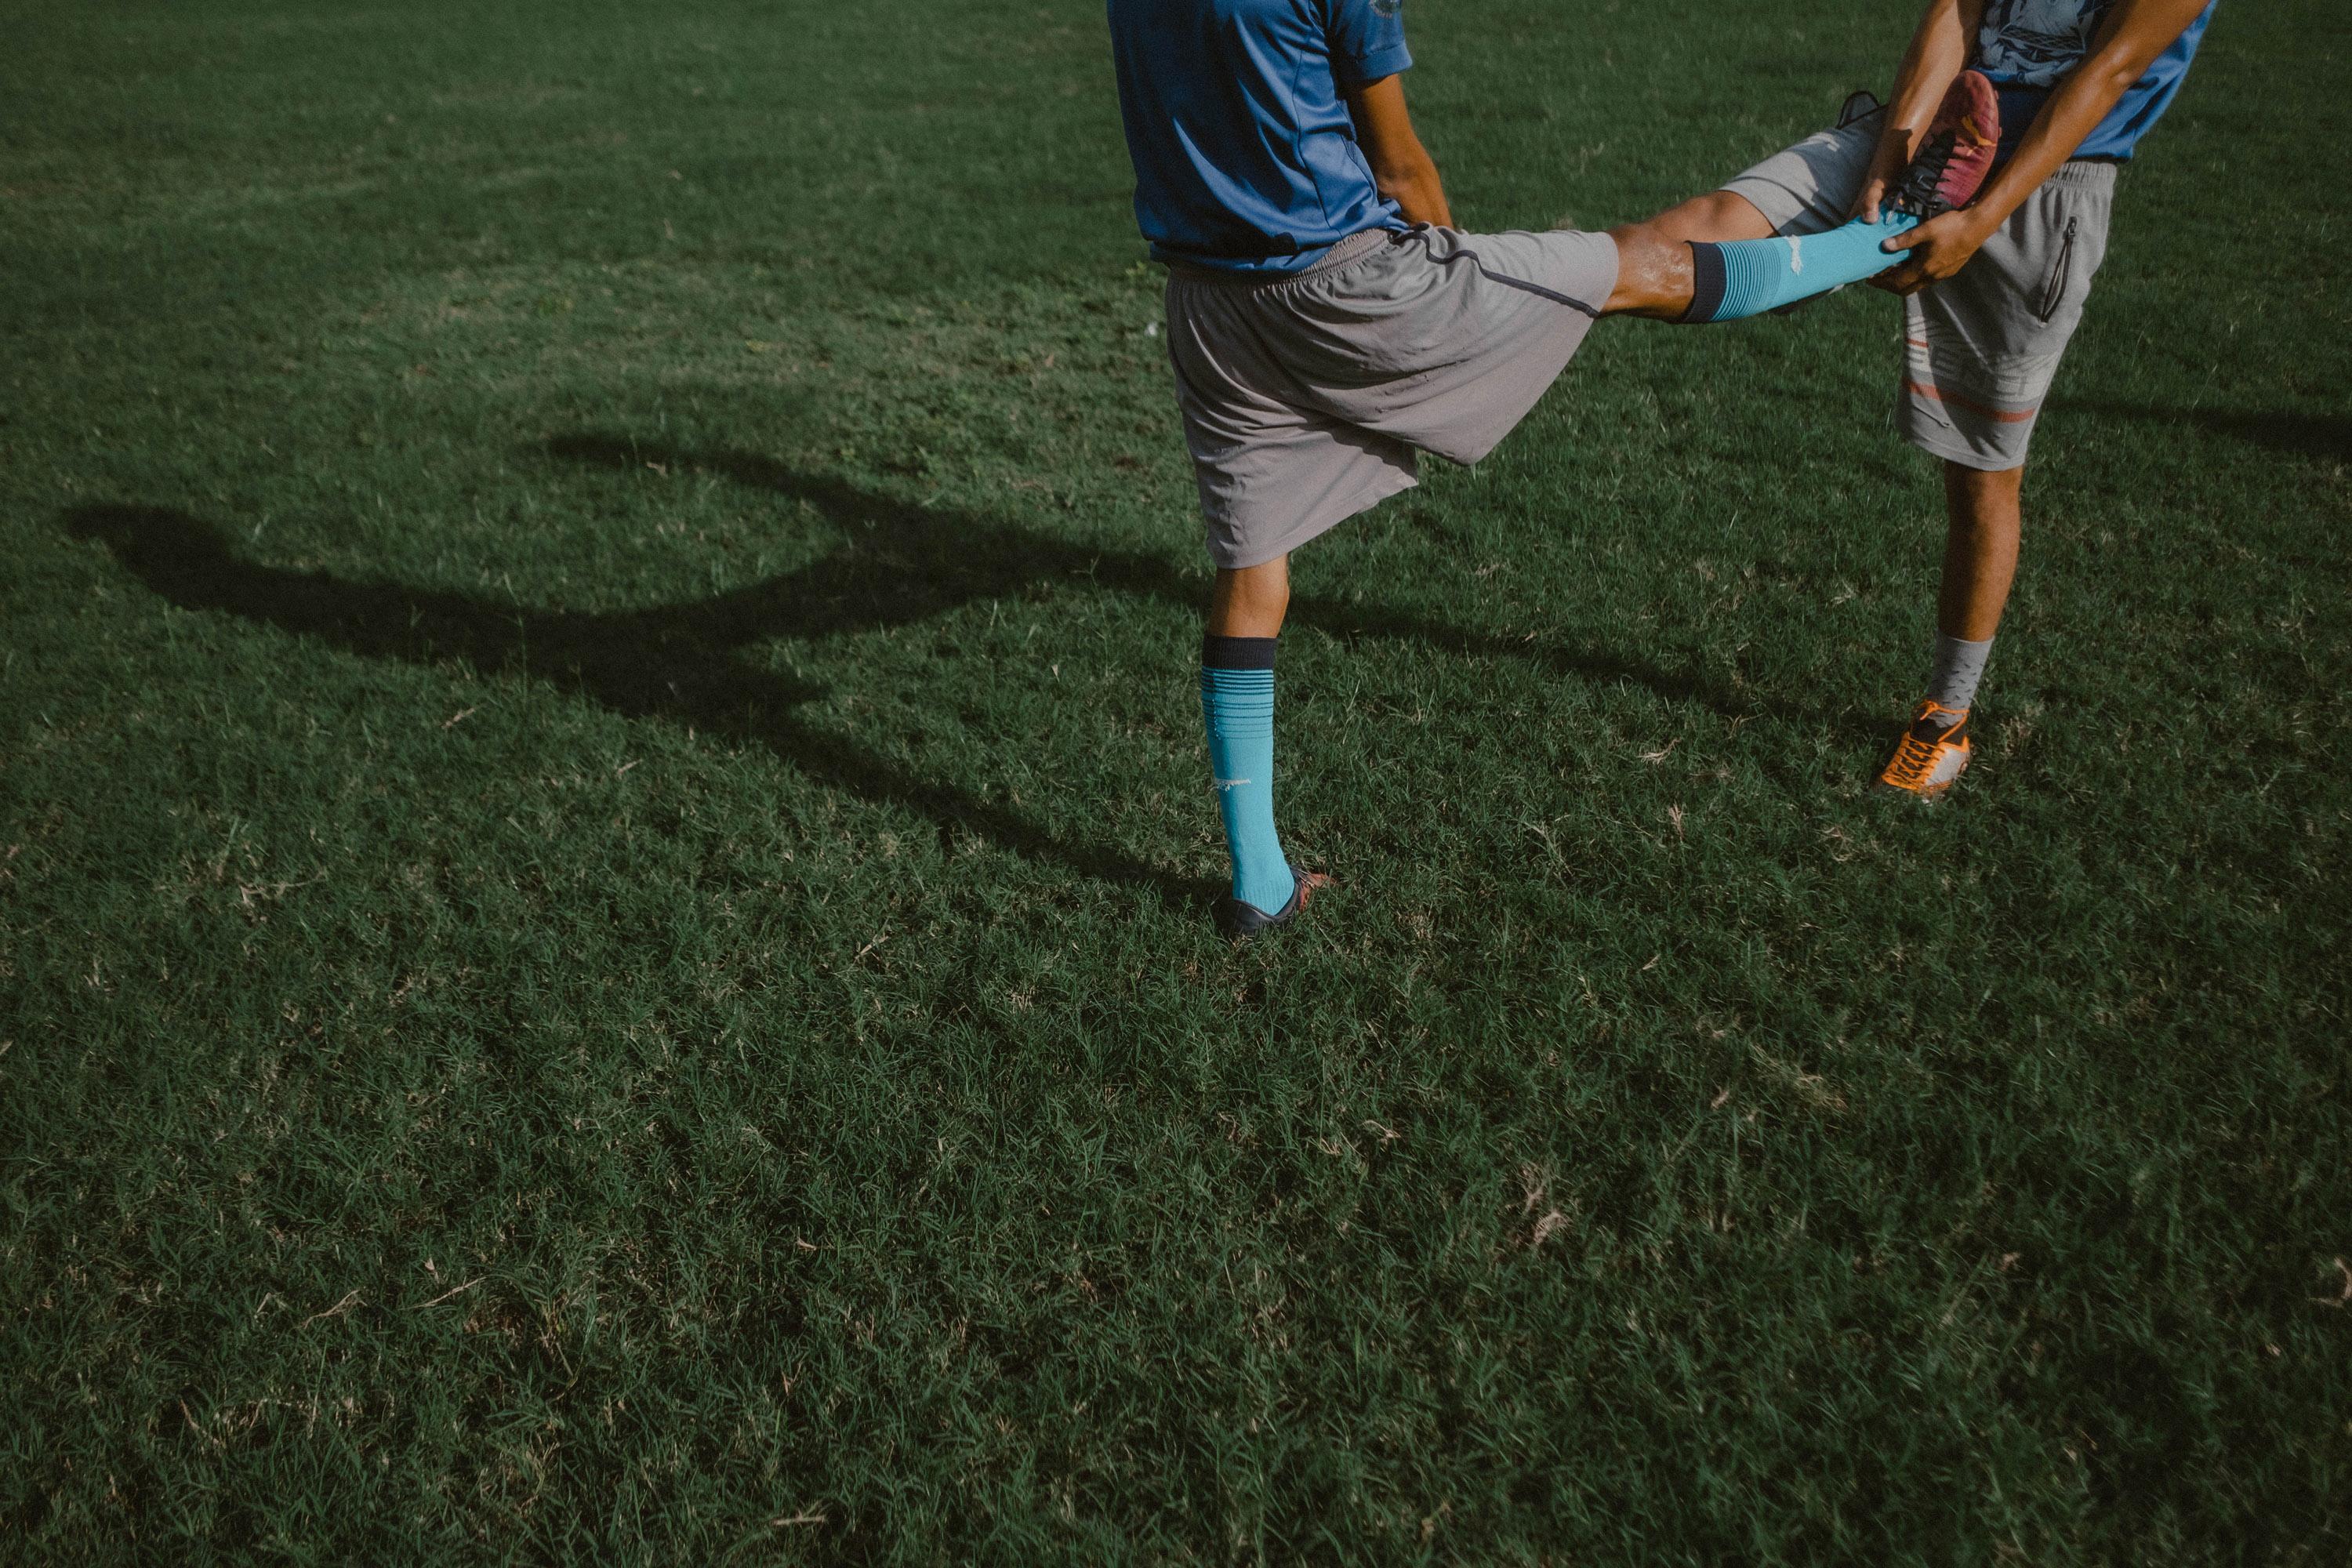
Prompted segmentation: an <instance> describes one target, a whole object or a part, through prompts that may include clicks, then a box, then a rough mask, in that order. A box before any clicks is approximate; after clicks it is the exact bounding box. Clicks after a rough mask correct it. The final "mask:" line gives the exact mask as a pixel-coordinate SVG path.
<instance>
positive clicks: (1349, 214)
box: [1109, 0, 1412, 272]
mask: <svg viewBox="0 0 2352 1568" xmlns="http://www.w3.org/2000/svg"><path fill="white" fill-rule="evenodd" d="M1398 11H1399V7H1398V5H1395V4H1393V3H1391V0H1109V13H1110V32H1111V48H1112V52H1113V55H1114V57H1115V58H1116V60H1117V64H1118V92H1119V107H1120V110H1121V112H1122V114H1123V116H1124V118H1125V121H1126V129H1127V144H1128V151H1129V154H1130V155H1131V156H1132V157H1133V159H1134V163H1135V216H1136V222H1137V224H1138V226H1140V227H1141V229H1142V230H1143V235H1144V237H1145V238H1146V239H1148V240H1150V242H1151V245H1152V249H1153V253H1154V254H1155V255H1157V256H1160V258H1163V259H1169V260H1183V261H1191V262H1194V263H1197V264H1200V265H1204V266H1212V267H1219V268H1231V269H1236V270H1244V271H1268V272H1287V271H1295V270H1298V269H1300V268H1304V267H1306V266H1308V265H1310V264H1311V263H1312V262H1313V261H1314V260H1315V258H1317V257H1318V256H1320V255H1321V254H1322V253H1323V252H1324V251H1326V250H1328V248H1329V247H1331V246H1333V245H1335V244H1337V243H1338V242H1339V241H1340V240H1342V239H1345V238H1346V237H1349V235H1351V234H1360V233H1361V232H1363V231H1364V230H1366V229H1370V228H1381V227H1393V226H1397V217H1396V207H1395V205H1394V204H1393V203H1391V202H1388V201H1386V200H1383V199H1382V197H1381V194H1380V190H1379V187H1378V185H1377V184H1375V182H1374V180H1373V177H1372V172H1371V169H1370V166H1369V165H1368V164H1367V163H1366V162H1365V160H1364V155H1363V153H1362V152H1361V150H1360V149H1359V148H1358V146H1357V144H1356V132H1355V124H1354V121H1352V119H1351V118H1350V117H1349V110H1348V103H1347V99H1346V93H1347V91H1348V90H1349V89H1354V88H1359V87H1361V86H1363V85H1364V84H1366V83H1368V82H1371V81H1376V80H1378V79H1381V78H1382V77H1388V76H1393V75H1395V74H1396V73H1397V72H1398V71H1401V70H1403V69H1404V68H1406V67H1408V66H1410V65H1412V56H1411V55H1410V54H1409V53H1408V52H1407V51H1406V49H1405V44H1404V26H1403V23H1402V19H1401V18H1400V16H1399V15H1398Z"/></svg>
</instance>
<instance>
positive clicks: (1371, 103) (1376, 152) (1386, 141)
mask: <svg viewBox="0 0 2352 1568" xmlns="http://www.w3.org/2000/svg"><path fill="white" fill-rule="evenodd" d="M1348 112H1349V115H1350V116H1352V117H1353V118H1354V120H1355V121H1356V144H1357V145H1358V146H1360V147H1361V148H1362V149H1363V150H1364V160H1365V162H1367V163H1370V164H1371V166H1372V173H1373V174H1374V175H1375V176H1377V177H1380V178H1387V177H1388V176H1390V175H1392V174H1402V173H1405V172H1406V171H1408V170H1412V169H1417V168H1419V167H1420V166H1421V165H1422V164H1423V163H1427V162H1428V161H1429V153H1427V152H1426V151H1425V150H1424V149H1423V147H1422V144H1421V138H1420V136H1419V135H1417V134H1416V133H1415V132H1414V131H1413V128H1412V115H1410V114H1408V113H1407V112H1406V111H1405V107H1404V79H1403V78H1402V77H1397V76H1389V77H1382V78H1381V79H1380V80H1378V81H1375V82H1368V83H1366V84H1365V85H1364V86H1362V87H1358V88H1350V89H1348Z"/></svg>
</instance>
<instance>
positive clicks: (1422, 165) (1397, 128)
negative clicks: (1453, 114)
mask: <svg viewBox="0 0 2352 1568" xmlns="http://www.w3.org/2000/svg"><path fill="white" fill-rule="evenodd" d="M2200 3H2201V0H2200ZM1348 112H1349V114H1350V115H1352V116H1353V117H1354V118H1355V121H1356V144H1357V145H1358V146H1360V147H1361V148H1362V149H1363V150H1364V158H1365V160H1366V161H1367V162H1368V163H1370V164H1371V166H1372V179H1373V180H1374V182H1375V183H1377V184H1379V186H1380V188H1381V195H1384V196H1386V197H1387V198H1388V199H1389V200H1391V201H1392V202H1394V203H1396V205H1397V210H1398V211H1399V212H1400V213H1402V214H1403V215H1404V220H1405V222H1407V223H1429V224H1435V225H1437V226H1439V227H1441V228H1451V227H1453V226H1454V215H1453V213H1451V212H1450V211H1448V210H1447V208H1446V205H1445V187H1444V185H1442V184H1439V183H1438V178H1437V163H1436V160H1434V159H1433V158H1432V157H1430V155H1429V149H1428V148H1426V147H1423V145H1422V144H1421V138H1420V137H1419V136H1418V135H1416V134H1414V132H1413V129H1412V116H1411V115H1409V114H1407V113H1406V112H1405V108H1404V79H1403V78H1402V77H1401V76H1384V77H1382V78H1381V79H1380V80H1378V81H1375V82H1369V83H1367V84H1366V85H1364V86H1362V87H1360V88H1355V89H1351V90H1350V91H1349V93H1348Z"/></svg>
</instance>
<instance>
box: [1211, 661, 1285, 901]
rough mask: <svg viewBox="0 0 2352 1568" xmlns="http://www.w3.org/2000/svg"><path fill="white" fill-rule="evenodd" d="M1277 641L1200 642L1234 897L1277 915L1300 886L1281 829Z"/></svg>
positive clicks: (1214, 775) (1214, 771)
mask: <svg viewBox="0 0 2352 1568" xmlns="http://www.w3.org/2000/svg"><path fill="white" fill-rule="evenodd" d="M1274 646H1275V639H1274V638H1273V637H1203V638H1202V641H1201V717H1202V720H1203V721H1205V722H1206V723H1207V725H1208V731H1209V773H1210V776H1211V777H1212V778H1213V780H1214V781H1215V783H1216V786H1217V811H1218V813H1219V815H1221V816H1223V818H1224V821H1225V847H1227V848H1228V849H1229V850H1231V851H1232V853H1233V858H1234V898H1236V899H1239V900H1241V901H1242V902H1244V903H1245V904H1252V905H1255V907H1256V908H1258V909H1260V910H1264V911H1265V913H1267V914H1270V915H1271V914H1276V913H1279V912H1280V911H1281V910H1282V907H1283V906H1284V905H1285V904H1287V903H1288V902H1290V895H1291V891H1292V889H1293V888H1294V887H1295V886H1296V880H1295V879H1294V878H1293V877H1292V876H1291V872H1290V863H1289V862H1288V861H1287V860H1286V859H1284V858H1283V854H1282V839H1281V837H1280V836H1279V835H1277V834H1276V832H1275V830H1274Z"/></svg>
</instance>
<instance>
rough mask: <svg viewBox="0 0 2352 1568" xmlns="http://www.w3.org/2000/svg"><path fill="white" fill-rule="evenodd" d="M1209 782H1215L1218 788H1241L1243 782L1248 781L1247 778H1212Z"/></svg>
mask: <svg viewBox="0 0 2352 1568" xmlns="http://www.w3.org/2000/svg"><path fill="white" fill-rule="evenodd" d="M1210 782H1211V783H1213V784H1215V785H1216V786H1217V787H1218V788H1219V789H1239V788H1241V787H1242V785H1244V784H1247V783H1249V780H1247V779H1213V780H1211V781H1210Z"/></svg>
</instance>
